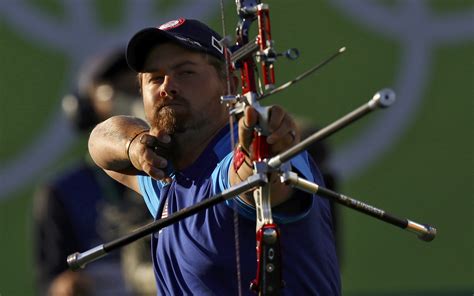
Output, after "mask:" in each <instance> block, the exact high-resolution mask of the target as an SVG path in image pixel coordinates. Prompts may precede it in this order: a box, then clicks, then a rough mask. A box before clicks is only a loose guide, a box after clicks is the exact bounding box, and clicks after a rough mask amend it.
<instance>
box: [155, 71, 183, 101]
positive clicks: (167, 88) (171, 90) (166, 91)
mask: <svg viewBox="0 0 474 296" xmlns="http://www.w3.org/2000/svg"><path fill="white" fill-rule="evenodd" d="M159 93H160V97H162V98H173V97H174V96H176V95H177V94H178V90H177V87H176V85H175V83H174V81H173V79H171V77H170V76H168V75H166V76H165V78H164V80H163V83H162V84H161V87H160V92H159Z"/></svg>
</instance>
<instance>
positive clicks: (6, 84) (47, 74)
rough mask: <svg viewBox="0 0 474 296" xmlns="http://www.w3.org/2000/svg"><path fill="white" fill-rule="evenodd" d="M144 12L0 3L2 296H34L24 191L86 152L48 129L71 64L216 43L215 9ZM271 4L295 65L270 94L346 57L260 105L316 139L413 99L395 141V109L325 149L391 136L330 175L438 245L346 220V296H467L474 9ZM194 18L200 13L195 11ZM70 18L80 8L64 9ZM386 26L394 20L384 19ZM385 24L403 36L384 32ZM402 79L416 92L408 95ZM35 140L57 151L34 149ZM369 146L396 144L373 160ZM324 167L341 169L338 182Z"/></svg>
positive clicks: (298, 0) (281, 65)
mask: <svg viewBox="0 0 474 296" xmlns="http://www.w3.org/2000/svg"><path fill="white" fill-rule="evenodd" d="M214 2H215V3H214ZM147 3H148V2H146V1H140V0H137V1H125V0H122V1H116V0H102V1H81V0H71V1H64V2H62V1H59V0H57V1H55V0H29V1H19V0H1V1H0V56H1V61H2V63H1V65H2V66H1V67H0V104H1V105H0V123H1V124H0V173H1V175H0V177H1V179H0V243H1V253H0V267H1V268H0V295H1V296H7V295H34V285H33V270H32V253H31V252H32V238H31V223H32V219H31V217H32V193H33V191H34V188H35V187H36V186H37V185H38V184H39V183H40V182H42V181H44V180H45V179H46V178H48V177H50V176H52V175H54V174H55V173H56V172H58V171H59V170H60V169H62V168H64V167H66V166H68V165H70V164H71V162H73V161H74V160H75V159H77V158H78V157H82V155H83V154H84V153H85V149H86V145H85V143H86V142H85V139H83V138H80V137H78V136H77V135H75V134H73V132H72V131H70V130H68V129H69V127H68V126H67V124H66V122H65V121H64V120H63V121H61V120H60V119H58V118H61V115H60V112H59V111H60V100H61V98H62V96H63V95H64V94H65V93H67V92H68V91H71V89H72V86H73V85H74V83H73V81H74V78H75V76H74V75H75V71H76V70H77V67H78V65H79V64H80V63H81V61H82V60H83V59H84V58H87V56H88V55H89V54H92V53H94V52H95V51H96V50H97V49H99V48H105V47H107V46H109V45H112V44H116V43H120V42H125V41H126V40H127V39H128V38H129V37H130V36H131V34H132V33H133V32H134V31H136V29H138V28H140V27H143V26H145V25H147V26H151V25H154V24H159V23H163V22H164V21H167V20H170V19H172V18H174V17H176V16H181V15H184V16H195V17H197V18H201V19H204V20H207V21H208V22H210V23H211V24H212V25H213V27H214V28H215V29H216V30H217V31H221V29H220V28H221V25H220V21H219V19H220V17H219V11H218V10H219V2H218V1H199V2H198V1H184V0H180V1H171V0H167V1H150V3H151V7H146V5H147ZM225 3H226V28H227V34H233V32H234V30H233V28H234V27H235V23H236V16H235V11H234V4H233V1H226V2H225ZM268 3H269V4H270V7H271V17H272V31H273V38H274V39H275V40H276V48H277V49H279V50H285V49H287V48H290V47H296V48H298V49H299V50H300V51H301V57H300V58H299V59H298V60H297V61H294V62H291V61H287V60H281V61H279V62H278V63H277V65H276V73H277V80H278V81H279V82H284V81H286V80H288V79H291V78H293V77H295V76H296V75H298V74H299V73H301V72H302V71H303V70H305V69H307V68H309V67H310V66H312V65H314V64H316V63H317V62H319V61H320V60H322V59H323V58H324V57H326V56H328V55H330V54H332V53H333V52H335V51H336V50H337V49H339V48H340V47H342V46H346V47H347V48H348V50H347V53H345V54H344V55H343V56H341V57H340V58H338V59H337V60H336V61H334V62H333V63H332V64H330V65H329V66H327V67H326V68H324V69H323V70H321V71H320V72H319V73H317V74H316V75H314V76H312V77H310V78H308V79H306V80H305V81H303V82H301V83H299V84H298V85H297V86H294V87H293V88H292V89H289V90H287V91H285V92H283V93H281V94H279V95H277V96H275V98H272V99H269V101H268V103H278V104H282V105H283V106H285V107H287V108H288V109H289V110H290V111H292V112H294V113H295V114H297V115H300V116H302V117H305V118H308V119H309V120H311V121H312V122H314V123H315V124H317V125H319V126H324V125H326V124H328V123H330V122H331V121H333V120H335V119H337V118H338V117H340V116H342V115H344V114H346V113H347V112H349V111H351V110H353V109H354V108H356V107H358V106H359V105H361V104H363V103H365V102H366V101H367V100H369V99H370V98H371V97H372V96H373V94H374V93H375V92H376V91H377V90H379V89H381V88H383V87H387V86H390V87H392V88H394V90H395V91H396V92H397V93H398V91H399V89H398V88H400V89H402V94H403V96H400V95H399V97H398V103H401V102H402V101H403V100H412V101H413V102H412V103H410V104H407V105H408V106H410V107H409V108H411V109H409V110H411V111H410V112H412V113H410V112H400V114H398V115H397V118H398V121H396V122H398V123H400V122H402V123H404V125H403V128H401V129H400V130H399V132H394V130H396V126H394V123H393V122H392V121H389V122H385V121H384V118H388V117H389V114H390V112H395V111H393V110H396V109H395V108H396V106H394V107H393V110H392V108H390V109H387V110H384V111H381V112H378V114H374V115H371V116H369V117H368V118H365V119H363V120H362V121H360V122H358V123H356V124H353V125H351V126H350V127H348V128H346V129H345V130H344V131H341V132H339V133H337V134H335V135H334V136H332V137H331V138H330V139H329V143H330V145H331V147H332V149H333V152H334V153H333V156H334V157H337V156H338V155H341V154H338V152H339V151H343V150H341V149H344V148H345V147H351V146H350V145H352V143H354V142H357V140H358V139H360V135H362V134H364V132H365V131H367V130H368V129H370V128H371V127H374V125H379V126H382V127H384V128H386V133H385V135H388V137H385V138H380V139H378V138H376V139H371V141H370V142H367V147H365V149H366V152H367V153H366V154H369V155H370V154H371V153H373V154H376V155H374V158H373V159H369V160H368V161H366V162H365V163H363V164H362V165H361V166H359V167H358V168H356V169H351V168H349V170H347V171H343V170H340V171H338V173H339V175H340V178H341V181H340V182H341V186H340V191H341V192H343V193H345V194H347V195H349V196H351V197H354V198H356V199H359V200H362V201H365V202H367V203H369V204H371V205H374V206H376V207H379V208H382V209H384V210H386V211H388V212H391V213H393V214H395V215H397V216H399V217H407V218H409V219H411V220H414V221H416V222H420V223H429V224H432V225H434V226H436V227H437V228H438V236H437V238H436V239H435V240H434V241H433V242H431V243H425V242H422V241H420V240H418V239H416V237H415V236H413V235H412V234H410V233H407V232H405V231H402V230H399V229H398V228H395V227H393V226H391V225H388V224H385V223H382V222H379V221H378V220H374V219H373V218H371V217H367V216H364V215H361V214H359V213H356V212H354V211H352V210H349V209H345V208H341V209H340V212H341V215H342V218H341V219H342V250H343V255H342V258H341V264H342V280H343V293H344V295H472V293H474V280H473V279H474V271H473V265H474V264H473V262H474V260H473V242H474V231H473V226H474V225H473V222H472V221H473V220H472V217H473V209H474V207H473V205H474V204H473V200H474V199H473V193H472V192H473V189H474V188H473V181H474V179H473V168H474V166H473V136H472V129H473V120H472V119H473V110H474V109H473V99H474V86H473V85H474V34H473V32H474V30H473V29H472V28H473V27H474V2H473V1H467V0H466V1H461V0H452V1H444V0H437V1H421V0H420V1H415V0H413V1H408V0H407V1H403V0H402V1H395V0H393V1H375V0H374V1H360V2H359V1H357V2H355V1H322V0H313V1H309V0H308V1H302V0H295V1H276V0H269V1H268ZM338 3H339V4H338ZM197 5H199V7H200V8H199V9H197V8H192V9H190V7H198V6H197ZM143 6H145V7H143ZM78 7H79V8H82V9H74V8H78ZM131 7H141V8H142V9H141V10H140V9H138V8H137V9H136V10H134V9H131ZM351 8H353V9H352V10H351ZM355 8H357V9H355ZM374 8H375V9H374ZM364 9H365V10H364ZM371 9H373V10H371ZM378 12H380V15H378V14H377V13H378ZM133 13H135V14H133ZM385 13H386V14H387V15H388V16H391V17H392V18H384V17H383V15H384V14H385ZM145 14H146V15H145ZM144 15H145V16H144ZM84 16H88V18H84ZM90 20H94V22H92V23H91V22H90ZM388 24H392V25H395V27H400V28H401V29H393V30H392V29H390V28H393V27H390V25H388ZM386 25H388V27H387V26H386ZM70 28H74V30H72V29H71V30H72V31H68V30H69V29H70ZM397 30H398V31H397ZM394 31H397V32H399V33H393V32H394ZM68 32H70V34H69V33H68ZM400 32H401V33H400ZM61 34H62V35H61ZM432 36H435V37H432ZM436 36H440V37H436ZM68 40H69V41H70V43H68V42H69V41H68ZM101 42H102V43H101ZM68 45H69V46H70V47H68ZM410 46H412V47H410ZM413 48H416V50H413ZM413 52H416V54H419V56H417V58H414V60H412V61H415V62H416V61H420V59H421V61H424V62H423V63H420V65H421V66H418V64H413V63H407V61H410V57H411V56H410V54H413ZM410 67H411V68H410ZM402 69H404V70H402ZM402 75H405V76H402ZM407 77H409V78H411V77H413V79H410V81H406V80H407V79H406V78H407ZM415 79H416V80H415ZM398 103H397V104H396V105H398ZM392 117H393V116H392ZM58 124H61V125H62V124H64V125H65V126H64V127H62V128H60V129H59V130H60V131H61V132H62V133H64V135H66V136H65V137H64V138H61V137H54V135H51V133H52V132H51V131H56V130H55V129H52V126H53V127H54V126H55V125H58ZM55 127H56V128H58V126H55ZM56 135H57V134H56ZM45 139H49V140H48V143H49V144H50V145H51V147H53V148H54V149H43V150H41V149H40V148H39V146H40V145H39V144H38V143H42V141H45ZM387 139H388V140H387ZM378 141H390V142H389V143H390V145H388V148H385V149H381V148H380V149H379V148H377V147H378V144H380V142H378ZM38 151H40V152H41V153H39V152H38ZM35 153H39V154H38V155H36V154H35ZM341 153H342V152H341ZM27 155H30V156H31V155H34V156H35V158H31V157H30V158H28V157H27ZM353 157H357V155H354V156H353ZM36 161H37V162H36ZM333 161H334V163H335V164H337V165H335V169H341V168H344V164H342V165H341V164H340V162H339V163H338V162H337V161H338V160H337V159H333ZM35 164H36V165H35ZM38 164H41V165H38ZM348 172H349V173H348ZM302 235H304V230H302Z"/></svg>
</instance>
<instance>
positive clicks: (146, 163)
mask: <svg viewBox="0 0 474 296" xmlns="http://www.w3.org/2000/svg"><path fill="white" fill-rule="evenodd" d="M149 128H150V127H149V126H148V124H147V123H146V122H145V121H143V120H142V119H139V118H136V117H131V116H114V117H111V118H109V119H107V120H105V121H103V122H102V123H100V124H98V125H97V126H96V127H95V128H94V129H93V130H92V132H91V135H90V137H89V153H90V155H91V157H92V159H93V160H94V162H95V163H96V164H97V165H98V166H99V167H101V168H102V169H103V170H104V171H105V172H106V173H107V174H108V175H109V176H110V177H112V178H114V179H115V180H117V181H118V182H120V183H122V184H124V185H125V186H127V187H129V188H131V189H133V190H135V191H136V192H138V193H140V190H139V186H138V181H137V178H136V175H140V174H141V175H143V174H148V175H150V176H151V177H153V178H155V179H158V180H159V179H163V178H164V177H165V174H164V171H163V170H162V169H160V168H165V167H166V165H167V162H166V159H164V158H163V157H161V156H159V155H157V154H156V153H155V150H154V149H153V147H155V146H157V143H158V142H157V141H161V142H163V143H167V142H169V136H168V135H165V134H163V133H160V132H159V131H153V130H152V131H151V132H150V131H149ZM129 141H131V142H130V143H128V142H129ZM127 143H128V144H127ZM127 146H128V151H127ZM127 152H128V153H127Z"/></svg>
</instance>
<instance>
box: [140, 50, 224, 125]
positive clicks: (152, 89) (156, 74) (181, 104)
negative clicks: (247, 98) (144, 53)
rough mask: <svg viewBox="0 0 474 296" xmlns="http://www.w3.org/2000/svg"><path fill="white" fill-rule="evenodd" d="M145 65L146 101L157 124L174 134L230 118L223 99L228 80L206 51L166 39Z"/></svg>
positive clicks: (151, 120) (143, 87)
mask: <svg viewBox="0 0 474 296" xmlns="http://www.w3.org/2000/svg"><path fill="white" fill-rule="evenodd" d="M145 65H146V66H145V69H146V73H143V75H142V80H141V84H142V92H143V102H144V106H145V114H146V117H147V119H148V121H149V122H150V124H151V126H152V127H153V128H157V129H159V130H165V132H167V133H168V134H174V133H180V132H185V131H189V130H190V129H195V130H199V129H202V128H206V127H208V126H209V125H211V126H212V125H216V124H219V125H221V124H222V122H225V121H226V120H227V112H226V108H225V106H224V104H221V103H220V96H221V95H222V94H224V92H225V90H226V83H225V81H224V80H223V79H222V78H221V77H219V75H218V73H217V71H216V69H215V68H214V67H213V66H212V65H210V64H209V62H208V61H207V59H206V56H205V55H204V54H202V53H199V52H194V51H190V50H187V49H185V48H183V47H180V46H178V45H176V44H173V43H166V44H162V45H159V46H157V47H156V48H154V49H153V50H152V51H151V53H150V55H149V56H148V58H147V60H146V63H145Z"/></svg>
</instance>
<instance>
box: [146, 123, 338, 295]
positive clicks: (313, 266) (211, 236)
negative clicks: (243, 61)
mask: <svg viewBox="0 0 474 296" xmlns="http://www.w3.org/2000/svg"><path fill="white" fill-rule="evenodd" d="M231 164H232V151H231V147H230V133H229V127H226V128H224V129H223V130H222V131H220V133H219V134H218V135H217V136H216V137H215V138H214V139H213V141H212V142H211V143H210V144H209V145H208V147H207V148H206V149H205V151H204V152H203V153H202V154H201V155H200V156H199V158H198V159H197V160H196V161H195V162H194V163H193V164H192V165H191V166H189V167H188V168H186V169H184V170H182V171H176V172H174V174H173V176H172V182H171V183H164V182H161V181H156V180H153V179H152V178H151V177H149V176H138V181H139V185H140V191H141V194H142V196H143V198H144V200H145V202H146V204H147V206H148V209H149V211H150V212H151V214H152V215H153V217H154V218H155V219H158V218H160V217H161V216H162V214H161V213H158V209H160V211H161V208H164V215H166V214H167V213H173V212H176V211H178V210H181V209H184V208H186V207H189V206H192V205H194V204H196V203H198V202H200V201H202V200H204V199H206V198H209V197H212V196H213V195H215V194H216V193H219V192H221V191H222V190H224V189H227V188H229V187H230V184H229V178H228V170H229V167H230V165H231ZM291 165H292V168H293V169H295V170H296V171H298V172H299V173H300V174H301V175H302V176H303V177H304V178H306V179H308V180H310V181H314V182H316V183H317V184H323V181H322V177H321V174H320V173H319V171H318V169H317V168H316V167H315V166H314V165H312V161H310V160H309V159H308V155H307V153H306V152H305V153H301V154H300V155H298V156H296V157H295V158H294V159H292V160H291ZM294 198H300V199H301V201H302V202H301V204H302V205H304V206H302V207H301V208H300V209H299V210H298V211H296V212H294V213H293V212H292V214H291V215H290V214H288V213H279V212H275V213H274V220H275V222H276V223H278V225H279V227H280V234H281V249H282V268H283V280H284V281H285V283H286V286H285V288H284V289H283V290H282V292H283V295H340V278H339V268H338V262H337V258H336V251H335V246H334V238H333V234H332V230H331V229H332V225H331V213H330V208H329V203H328V201H327V200H325V199H322V198H320V197H318V196H315V195H310V194H307V193H304V192H300V191H298V192H297V196H296V197H294ZM163 200H166V206H165V207H163V205H162V207H161V208H160V201H163ZM234 202H235V203H236V206H237V208H238V211H239V213H240V219H239V224H238V231H239V238H240V239H239V245H240V246H239V249H240V272H241V279H242V291H243V293H244V295H247V294H248V295H255V294H254V293H253V292H250V291H248V290H247V287H248V285H249V283H250V282H251V281H252V280H253V279H254V278H255V275H256V269H257V265H256V252H255V246H256V242H255V210H254V209H253V208H252V207H250V206H248V205H247V204H245V203H243V202H241V201H239V200H238V198H235V199H233V200H230V201H227V202H223V203H220V204H217V205H216V206H213V207H211V208H209V209H206V210H203V211H201V212H199V213H198V214H195V215H193V216H191V217H188V218H186V219H184V220H181V221H180V222H178V223H175V224H173V225H170V226H168V227H166V228H164V229H162V230H161V231H160V232H158V233H155V234H153V238H152V255H153V264H154V269H155V276H156V281H157V287H158V295H237V291H238V288H237V285H238V284H237V268H236V258H235V246H234V245H235V239H234V237H235V235H234V229H235V227H234V222H233V220H234V218H233V212H234V211H233V203H234ZM157 215H159V217H158V216H157Z"/></svg>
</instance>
